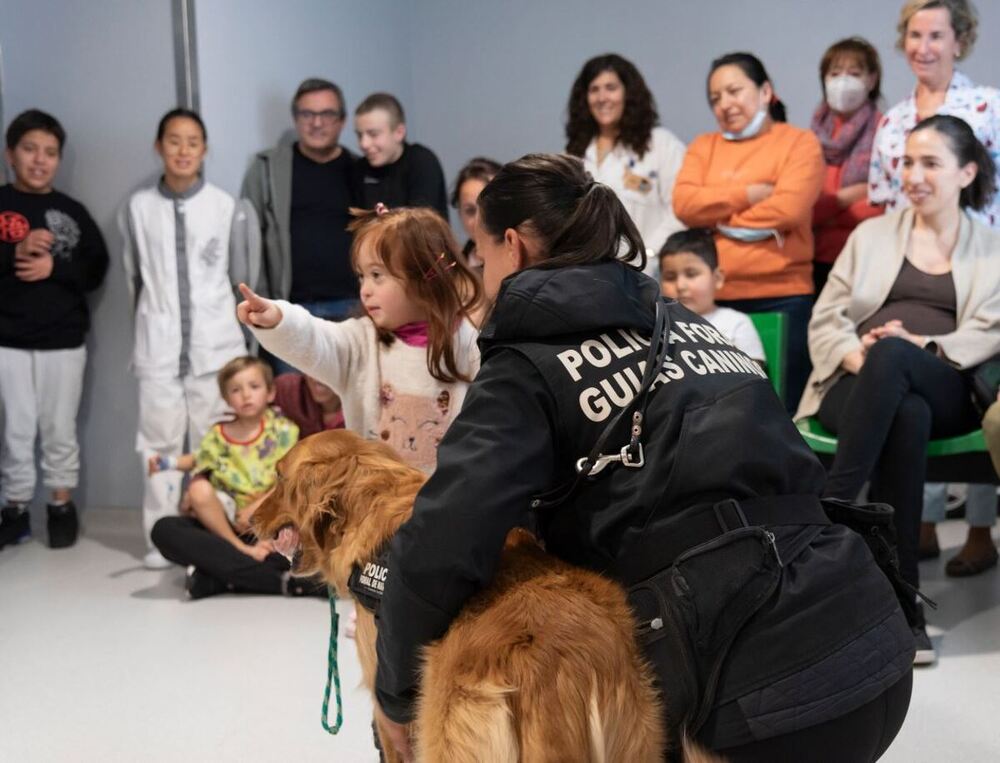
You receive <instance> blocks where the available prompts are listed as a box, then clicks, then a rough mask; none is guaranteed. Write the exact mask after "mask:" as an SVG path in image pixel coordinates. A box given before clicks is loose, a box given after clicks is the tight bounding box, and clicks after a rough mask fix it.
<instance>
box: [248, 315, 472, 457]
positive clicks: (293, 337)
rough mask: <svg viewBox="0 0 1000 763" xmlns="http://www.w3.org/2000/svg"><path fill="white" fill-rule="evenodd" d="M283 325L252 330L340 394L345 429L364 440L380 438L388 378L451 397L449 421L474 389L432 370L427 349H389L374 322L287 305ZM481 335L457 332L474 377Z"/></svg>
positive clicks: (463, 361) (461, 363)
mask: <svg viewBox="0 0 1000 763" xmlns="http://www.w3.org/2000/svg"><path fill="white" fill-rule="evenodd" d="M277 304H278V306H279V307H280V308H281V314H282V318H281V322H280V323H279V324H278V325H277V326H275V327H274V328H272V329H261V328H254V329H252V331H253V334H254V336H255V337H256V338H257V340H258V341H259V342H260V344H261V346H262V347H264V348H266V349H267V350H268V352H271V353H273V354H274V355H277V356H278V357H279V358H281V359H282V360H285V361H287V362H288V363H290V364H292V365H293V366H295V367H296V368H298V369H299V370H300V371H302V372H303V373H306V374H308V375H309V376H312V377H313V378H315V379H319V380H320V381H321V382H323V383H324V384H326V385H327V386H329V387H331V388H332V389H333V390H334V391H335V392H336V393H337V394H338V395H340V399H341V404H342V405H343V411H344V426H345V427H346V428H347V429H350V430H351V431H353V432H357V433H358V434H360V435H361V436H362V437H374V436H376V433H377V431H378V423H379V416H380V414H381V394H382V390H383V384H384V383H385V381H386V379H387V377H390V376H391V377H394V378H395V380H396V381H395V384H397V385H398V384H399V383H401V382H402V383H405V384H407V386H408V387H409V388H410V389H409V390H408V391H410V392H413V393H415V394H423V395H424V396H428V397H432V398H433V397H436V396H437V395H438V394H440V391H441V390H447V391H448V393H449V400H450V403H449V409H450V410H449V413H450V415H449V420H451V419H453V418H454V416H455V414H457V413H458V411H459V410H461V408H462V402H463V401H464V400H465V391H466V388H467V387H468V384H466V383H464V382H455V383H453V384H444V383H442V382H439V381H437V380H436V379H434V378H433V377H432V376H431V375H430V373H429V372H428V371H427V350H426V349H425V348H423V347H411V346H409V345H407V344H405V343H404V342H402V341H400V340H398V339H397V340H396V341H395V342H393V343H392V344H391V345H389V346H386V345H385V344H383V343H381V342H380V341H379V340H378V335H377V334H376V331H375V324H373V323H372V321H371V319H370V318H351V319H349V320H346V321H341V322H339V323H335V322H333V321H326V320H322V319H320V318H315V317H313V316H312V315H310V314H309V313H308V312H307V311H306V309H305V308H303V307H300V306H299V305H293V304H291V303H289V302H285V301H283V300H278V301H277ZM477 338H478V332H477V331H476V329H475V328H474V327H473V326H472V324H470V323H469V322H468V321H462V323H461V325H460V326H459V328H458V330H457V331H456V332H455V360H456V362H457V364H458V367H459V368H460V369H462V370H463V371H465V372H466V373H467V374H468V376H469V377H470V378H472V377H474V376H475V375H476V373H477V372H478V371H479V347H478V346H477V344H476V339H477Z"/></svg>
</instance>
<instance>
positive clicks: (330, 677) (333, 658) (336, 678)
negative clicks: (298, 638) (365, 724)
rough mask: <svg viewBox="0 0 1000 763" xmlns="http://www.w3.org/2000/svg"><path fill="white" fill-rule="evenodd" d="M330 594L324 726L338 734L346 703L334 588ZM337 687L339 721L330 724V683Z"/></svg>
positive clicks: (329, 732)
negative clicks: (342, 680) (340, 665)
mask: <svg viewBox="0 0 1000 763" xmlns="http://www.w3.org/2000/svg"><path fill="white" fill-rule="evenodd" d="M327 594H328V595H329V596H330V651H329V653H328V654H327V657H326V690H325V691H324V692H323V719H322V720H323V728H324V729H325V730H326V733H328V734H336V733H337V732H338V731H340V727H341V726H342V725H343V723H344V704H343V702H342V701H341V699H340V671H339V670H338V669H337V626H338V624H339V621H340V618H339V617H338V616H337V596H336V594H334V592H333V589H332V588H329V587H328V588H327ZM331 684H332V685H333V686H334V687H336V689H337V723H336V724H335V725H333V726H332V727H331V726H330V721H329V718H330V685H331Z"/></svg>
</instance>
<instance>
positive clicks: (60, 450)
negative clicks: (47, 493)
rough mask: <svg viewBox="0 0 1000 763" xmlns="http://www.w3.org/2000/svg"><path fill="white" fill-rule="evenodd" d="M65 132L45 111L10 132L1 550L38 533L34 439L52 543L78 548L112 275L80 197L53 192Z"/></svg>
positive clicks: (2, 290)
mask: <svg viewBox="0 0 1000 763" xmlns="http://www.w3.org/2000/svg"><path fill="white" fill-rule="evenodd" d="M65 140H66V133H65V131H64V130H63V128H62V126H61V125H60V124H59V122H58V121H57V120H56V119H55V118H54V117H52V116H50V115H49V114H46V113H45V112H43V111H38V110H37V109H31V110H29V111H25V112H24V113H23V114H20V115H19V116H17V117H16V118H15V119H14V121H12V122H11V123H10V126H9V127H8V128H7V150H6V159H7V162H8V164H10V166H11V168H12V169H13V171H14V182H13V183H11V184H10V185H5V186H2V187H0V405H2V407H3V410H4V413H5V422H4V428H3V445H2V454H0V484H2V488H3V494H4V506H3V509H2V510H0V547H3V546H4V545H6V544H8V543H15V542H19V541H21V540H25V539H26V538H27V537H29V536H30V533H31V529H30V519H29V515H28V505H29V503H30V502H31V499H32V497H33V496H34V493H35V478H36V475H35V437H36V435H39V434H40V435H41V450H42V463H41V467H42V475H43V481H44V483H45V486H46V487H47V488H49V489H50V490H51V491H52V497H51V500H50V502H49V504H48V509H47V512H48V534H49V545H50V546H51V547H52V548H63V547H66V546H72V545H73V544H74V543H75V542H76V536H77V531H78V522H77V515H76V506H75V505H74V504H73V500H72V497H71V494H70V491H71V490H72V489H73V488H75V487H76V486H77V478H78V475H79V471H80V447H79V444H78V443H77V438H76V417H77V413H78V412H79V408H80V393H81V390H82V388H83V372H84V368H85V366H86V363H87V348H86V345H85V343H84V338H85V335H86V333H87V329H88V328H89V327H90V313H89V310H88V308H87V298H86V294H87V292H89V291H93V290H94V289H96V288H97V287H98V286H99V285H100V284H101V281H102V280H103V279H104V274H105V273H106V272H107V269H108V251H107V248H106V247H105V245H104V238H103V237H102V236H101V232H100V230H98V228H97V225H96V224H95V223H94V220H93V219H92V218H91V216H90V214H89V213H88V212H87V210H86V209H85V208H84V207H83V205H82V204H80V203H79V202H78V201H75V200H74V199H71V198H70V197H69V196H67V195H65V194H63V193H60V192H59V191H56V190H53V188H52V182H53V179H54V178H55V174H56V170H58V169H59V160H60V158H61V156H62V149H63V144H64V142H65Z"/></svg>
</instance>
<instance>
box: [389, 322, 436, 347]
mask: <svg viewBox="0 0 1000 763" xmlns="http://www.w3.org/2000/svg"><path fill="white" fill-rule="evenodd" d="M392 333H393V334H395V335H396V336H397V337H398V338H399V339H400V340H402V342H403V344H408V345H409V346H410V347H426V346H427V341H428V336H427V321H414V322H413V323H406V324H404V325H402V326H400V327H399V328H398V329H396V330H395V331H393V332H392Z"/></svg>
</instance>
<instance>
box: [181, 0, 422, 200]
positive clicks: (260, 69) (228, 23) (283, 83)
mask: <svg viewBox="0 0 1000 763" xmlns="http://www.w3.org/2000/svg"><path fill="white" fill-rule="evenodd" d="M408 9H409V4H408V3H402V2H393V1H392V0H369V1H368V2H357V1H354V0H332V1H331V0H294V1H293V2H288V3H274V2H270V1H269V0H199V1H198V2H196V3H195V11H196V13H195V16H196V19H197V29H198V68H199V70H200V81H201V104H202V116H203V117H204V118H205V122H206V124H207V126H208V131H209V144H210V149H209V159H208V164H207V168H208V176H209V178H210V179H211V180H212V181H213V182H214V183H216V184H217V185H219V186H221V187H222V188H225V189H226V190H227V191H229V192H230V193H236V192H237V191H238V190H239V185H240V182H241V180H242V178H243V173H244V172H245V171H246V168H247V165H248V164H249V162H250V159H251V157H252V156H253V154H254V153H255V152H256V151H259V150H261V149H262V148H267V147H269V146H272V145H274V144H275V143H277V142H278V140H279V138H281V137H282V135H283V134H286V133H287V132H288V131H289V130H291V129H292V127H293V125H292V118H291V113H290V110H289V109H290V101H291V97H292V94H293V93H294V92H295V88H296V87H297V86H298V84H299V82H301V81H302V80H303V79H305V78H306V77H323V78H325V79H329V80H332V81H333V82H336V83H337V84H338V85H340V87H341V88H343V90H344V97H345V99H346V100H347V107H348V111H349V112H353V110H354V107H355V106H357V104H358V102H359V101H360V100H361V99H362V98H364V97H365V96H366V95H368V94H369V93H372V92H374V91H376V90H386V91H388V92H391V93H393V94H395V95H396V96H397V97H399V98H400V100H401V101H402V102H403V105H404V108H407V109H412V108H413V103H412V100H413V99H412V97H411V78H410V69H411V61H410V47H409V37H410V29H409V24H408V17H409V10H408ZM286 137H287V136H286ZM341 142H342V143H343V144H344V145H346V146H348V147H349V148H351V150H356V148H357V144H356V141H355V139H354V132H353V120H352V119H351V116H350V113H349V114H348V118H347V122H346V124H345V125H344V131H343V132H342V133H341Z"/></svg>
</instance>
